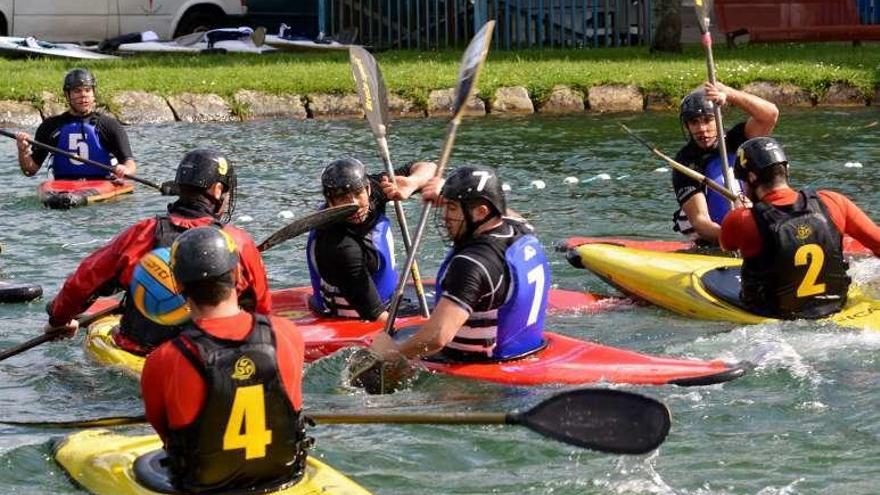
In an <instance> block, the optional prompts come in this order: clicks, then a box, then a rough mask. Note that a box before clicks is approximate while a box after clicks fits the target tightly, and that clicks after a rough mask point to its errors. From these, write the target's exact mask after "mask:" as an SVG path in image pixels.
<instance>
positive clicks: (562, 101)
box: [0, 81, 880, 127]
mask: <svg viewBox="0 0 880 495" xmlns="http://www.w3.org/2000/svg"><path fill="white" fill-rule="evenodd" d="M742 89H743V90H744V91H747V92H749V93H752V94H755V95H758V96H761V97H762V98H765V99H767V100H768V101H771V102H773V103H775V104H776V105H778V106H781V107H802V108H813V107H816V108H822V107H866V106H871V105H873V106H880V87H878V88H875V90H874V94H873V97H871V96H865V94H864V92H863V91H862V90H860V89H859V88H856V87H855V86H853V85H851V84H849V83H846V82H838V83H834V84H832V85H831V87H829V88H828V90H827V91H826V92H825V93H824V94H823V95H822V96H821V97H819V98H817V97H815V96H813V95H811V93H810V92H809V91H807V90H806V89H804V88H801V87H799V86H796V85H794V84H791V83H776V82H767V81H755V82H751V83H749V84H746V85H745V86H744V87H743V88H742ZM453 93H454V89H453V88H447V89H439V90H433V91H431V92H430V94H429V96H428V99H427V105H426V106H423V105H419V104H418V103H417V102H416V101H415V100H413V99H409V98H406V97H403V96H400V95H397V94H389V97H388V101H389V110H390V113H391V115H392V116H393V117H397V118H420V117H421V118H424V117H444V116H449V115H451V111H452V104H453V101H454V99H453ZM103 103H104V105H105V106H104V107H103V110H104V111H106V112H109V113H111V114H113V115H115V116H116V117H117V118H118V119H119V120H120V121H122V122H123V123H125V124H154V123H163V122H175V121H178V122H189V123H203V122H232V121H247V120H256V119H270V118H289V119H294V120H305V119H359V118H363V117H364V114H363V111H362V110H361V105H360V101H359V100H358V97H357V95H355V94H347V95H337V94H320V93H315V94H306V95H298V94H292V95H273V94H267V93H262V92H258V91H252V90H239V91H238V92H236V93H235V94H234V95H233V96H232V97H231V98H229V99H224V98H223V97H221V96H220V95H217V94H212V93H183V94H178V95H173V96H168V97H165V96H160V95H157V94H154V93H148V92H145V91H119V92H117V93H115V94H113V95H111V96H110V97H109V98H107V99H106V100H105V101H104V102H103ZM677 107H678V102H677V101H672V98H670V97H669V96H668V95H665V94H662V93H657V92H651V91H645V90H643V89H642V88H639V87H637V86H635V85H620V84H609V85H598V86H592V87H590V88H588V89H587V90H586V91H581V90H579V89H576V88H572V87H570V86H565V85H557V86H555V87H553V89H552V90H551V92H550V94H549V96H548V97H546V98H542V99H541V100H538V99H537V98H534V97H533V96H532V95H530V94H529V91H528V90H527V89H526V88H525V87H524V86H512V87H500V88H497V89H496V90H495V92H494V93H493V94H491V95H483V94H477V95H475V96H474V97H473V98H471V100H470V101H469V102H468V103H467V105H466V108H465V115H466V116H470V117H475V116H487V115H488V116H518V115H529V114H533V113H538V114H545V115H574V114H580V113H619V112H642V111H673V110H676V109H677ZM64 110H66V104H65V103H64V102H63V100H62V99H61V96H60V95H55V94H53V93H50V92H43V94H42V97H41V101H39V102H38V103H36V104H35V103H34V102H30V101H14V100H0V125H3V126H11V127H33V126H36V125H39V123H40V122H41V121H42V120H43V119H45V118H47V117H49V116H52V115H56V114H58V113H61V112H63V111H64Z"/></svg>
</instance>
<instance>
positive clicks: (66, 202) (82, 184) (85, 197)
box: [37, 179, 134, 210]
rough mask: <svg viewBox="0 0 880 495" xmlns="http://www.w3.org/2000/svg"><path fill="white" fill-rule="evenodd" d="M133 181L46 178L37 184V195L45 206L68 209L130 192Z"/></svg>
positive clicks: (132, 189) (132, 188)
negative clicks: (46, 179)
mask: <svg viewBox="0 0 880 495" xmlns="http://www.w3.org/2000/svg"><path fill="white" fill-rule="evenodd" d="M133 191H134V183H132V182H129V181H119V182H117V181H112V180H101V179H99V180H48V181H45V182H43V183H42V184H40V185H39V186H37V196H38V197H39V198H40V201H41V202H42V203H43V204H44V205H45V206H47V207H49V208H53V209H62V210H63V209H68V208H75V207H78V206H86V205H90V204H93V203H98V202H101V201H107V200H108V199H111V198H115V197H117V196H121V195H123V194H131V193H132V192H133Z"/></svg>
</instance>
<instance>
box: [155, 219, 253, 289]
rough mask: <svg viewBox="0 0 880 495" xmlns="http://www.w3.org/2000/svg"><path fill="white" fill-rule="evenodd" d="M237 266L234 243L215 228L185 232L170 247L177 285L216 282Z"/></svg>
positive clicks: (202, 228)
mask: <svg viewBox="0 0 880 495" xmlns="http://www.w3.org/2000/svg"><path fill="white" fill-rule="evenodd" d="M237 266H238V248H237V247H236V245H235V241H234V240H232V237H230V236H229V234H227V233H226V232H224V231H223V230H221V229H218V228H217V227H195V228H192V229H188V230H187V231H186V232H184V233H182V234H180V236H179V237H178V238H177V239H176V240H175V241H174V244H172V245H171V271H172V272H173V273H174V280H175V281H176V282H177V283H178V284H180V285H186V284H189V283H193V282H200V281H202V280H210V279H217V278H219V277H222V276H223V275H226V274H228V273H229V272H231V271H232V270H234V269H235V268H236V267H237Z"/></svg>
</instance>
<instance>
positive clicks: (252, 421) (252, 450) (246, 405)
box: [223, 385, 272, 459]
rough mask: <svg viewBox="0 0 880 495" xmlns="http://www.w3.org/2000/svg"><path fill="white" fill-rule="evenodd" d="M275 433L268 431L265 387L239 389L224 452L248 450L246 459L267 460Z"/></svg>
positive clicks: (227, 427)
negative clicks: (267, 449) (267, 450)
mask: <svg viewBox="0 0 880 495" xmlns="http://www.w3.org/2000/svg"><path fill="white" fill-rule="evenodd" d="M270 443H272V431H271V430H268V429H266V401H265V398H264V395H263V386H262V385H250V386H247V387H239V388H237V389H235V397H234V398H233V400H232V412H230V413H229V422H228V423H226V431H225V432H224V433H223V450H235V449H244V458H245V459H259V458H262V457H266V446H267V445H269V444H270Z"/></svg>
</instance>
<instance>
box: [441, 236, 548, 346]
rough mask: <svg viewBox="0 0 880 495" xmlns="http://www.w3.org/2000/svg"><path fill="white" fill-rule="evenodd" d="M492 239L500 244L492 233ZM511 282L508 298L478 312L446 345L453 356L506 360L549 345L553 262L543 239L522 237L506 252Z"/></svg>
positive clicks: (443, 268)
mask: <svg viewBox="0 0 880 495" xmlns="http://www.w3.org/2000/svg"><path fill="white" fill-rule="evenodd" d="M486 237H487V238H486V239H485V241H486V242H496V243H497V241H493V240H491V238H489V237H488V236H486ZM456 254H457V253H456V250H454V249H453V250H452V251H450V253H449V254H448V255H447V256H446V259H445V260H444V261H443V264H441V265H440V270H439V271H438V273H437V285H436V292H437V301H439V300H440V298H441V297H442V295H443V289H442V288H441V287H442V284H443V278H444V277H445V276H446V268H447V267H448V266H449V263H450V262H451V261H452V259H453V258H454V257H455V255H456ZM504 261H505V263H506V265H507V272H508V273H509V275H510V284H509V286H508V290H507V294H506V296H505V298H504V302H503V303H502V304H501V305H500V306H499V307H497V308H494V309H490V310H488V311H480V312H476V311H475V312H473V313H471V314H470V316H468V319H467V321H466V322H465V324H464V325H462V327H461V328H460V329H459V330H458V332H457V333H456V334H455V337H454V338H453V339H452V341H451V342H449V343H448V344H447V345H446V348H445V349H448V350H452V351H453V352H452V353H451V354H450V355H458V356H460V357H464V356H466V355H468V354H469V355H471V356H473V357H482V360H503V359H507V358H511V357H515V356H522V355H524V354H527V353H529V352H531V351H535V350H537V349H539V348H540V347H541V346H542V345H543V343H544V337H543V331H544V316H545V314H546V312H547V295H548V293H549V291H550V264H549V263H548V262H547V258H546V256H545V255H544V249H543V248H542V247H541V243H540V242H539V241H538V239H537V238H536V237H535V236H534V235H531V234H526V235H521V236H519V238H517V239H516V241H514V242H513V243H512V244H510V245H509V246H508V247H507V248H506V249H505V250H504Z"/></svg>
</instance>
